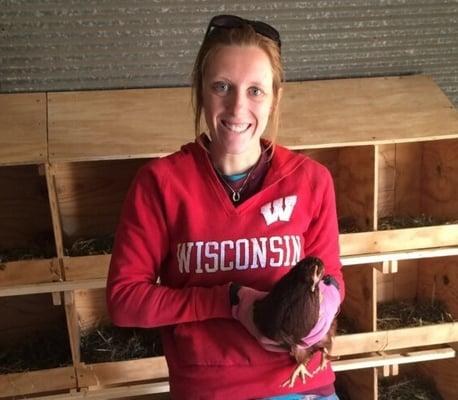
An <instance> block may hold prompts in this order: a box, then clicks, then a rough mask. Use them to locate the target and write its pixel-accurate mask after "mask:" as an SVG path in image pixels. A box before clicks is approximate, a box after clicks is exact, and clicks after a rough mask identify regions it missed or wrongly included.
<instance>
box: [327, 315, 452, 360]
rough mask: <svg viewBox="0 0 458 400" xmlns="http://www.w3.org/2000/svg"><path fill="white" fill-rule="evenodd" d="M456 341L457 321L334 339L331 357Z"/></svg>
mask: <svg viewBox="0 0 458 400" xmlns="http://www.w3.org/2000/svg"><path fill="white" fill-rule="evenodd" d="M457 341H458V322H449V323H445V324H436V325H429V326H421V327H416V328H403V329H393V330H387V331H377V332H368V333H356V334H351V335H342V336H337V337H336V338H335V340H334V344H333V347H332V355H333V356H345V355H351V354H361V353H371V352H378V351H390V350H399V349H403V348H412V347H422V346H430V345H438V344H444V343H453V342H457Z"/></svg>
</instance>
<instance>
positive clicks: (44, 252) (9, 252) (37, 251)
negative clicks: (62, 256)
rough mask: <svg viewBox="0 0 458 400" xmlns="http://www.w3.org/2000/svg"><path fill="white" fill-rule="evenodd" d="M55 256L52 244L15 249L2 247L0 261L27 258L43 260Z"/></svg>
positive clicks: (23, 259) (5, 261)
mask: <svg viewBox="0 0 458 400" xmlns="http://www.w3.org/2000/svg"><path fill="white" fill-rule="evenodd" d="M53 257H55V251H54V249H53V248H52V246H43V247H38V246H30V247H18V248H13V249H0V263H7V262H12V261H25V260H43V259H46V258H53Z"/></svg>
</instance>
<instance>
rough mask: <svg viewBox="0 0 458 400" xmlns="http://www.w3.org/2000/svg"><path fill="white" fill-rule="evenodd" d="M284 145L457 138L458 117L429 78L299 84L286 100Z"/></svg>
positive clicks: (287, 92)
mask: <svg viewBox="0 0 458 400" xmlns="http://www.w3.org/2000/svg"><path fill="white" fill-rule="evenodd" d="M281 109H282V115H281V121H282V122H281V126H282V131H281V135H280V142H281V143H284V144H286V145H288V146H290V147H291V148H303V147H312V146H313V147H337V146H345V145H349V144H351V145H356V144H369V143H372V144H378V143H396V142H397V143H400V142H404V141H408V142H412V141H419V140H426V139H436V138H439V137H447V136H449V135H450V136H451V137H456V134H457V132H458V129H457V128H458V115H457V112H456V110H455V108H454V107H453V105H452V104H451V103H450V100H448V98H447V97H446V96H445V95H444V94H443V93H442V92H441V90H440V89H439V87H438V86H437V85H436V84H435V83H434V82H433V80H432V79H431V78H430V77H427V76H418V75H417V76H403V77H384V78H360V79H342V80H326V81H312V82H294V83H290V84H287V85H286V87H285V90H284V94H283V98H282V105H281Z"/></svg>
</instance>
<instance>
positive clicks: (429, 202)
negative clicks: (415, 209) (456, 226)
mask: <svg viewBox="0 0 458 400" xmlns="http://www.w3.org/2000/svg"><path fill="white" fill-rule="evenodd" d="M422 150H423V152H422V162H423V165H422V171H421V183H422V197H421V199H422V200H421V211H422V212H423V213H425V214H426V215H431V216H434V217H436V218H441V219H445V220H448V221H458V162H457V158H458V140H444V141H438V142H427V143H423V144H422Z"/></svg>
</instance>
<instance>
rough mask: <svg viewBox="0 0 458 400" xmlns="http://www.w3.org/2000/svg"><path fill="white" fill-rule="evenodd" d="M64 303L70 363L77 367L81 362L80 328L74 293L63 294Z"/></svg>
mask: <svg viewBox="0 0 458 400" xmlns="http://www.w3.org/2000/svg"><path fill="white" fill-rule="evenodd" d="M64 303H65V316H66V321H67V330H68V337H69V341H70V349H71V352H72V362H73V365H77V364H78V363H79V362H80V361H81V351H80V328H79V321H78V313H77V311H76V307H75V295H74V292H64ZM77 379H78V378H77Z"/></svg>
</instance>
